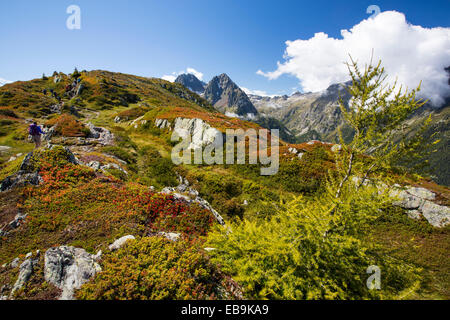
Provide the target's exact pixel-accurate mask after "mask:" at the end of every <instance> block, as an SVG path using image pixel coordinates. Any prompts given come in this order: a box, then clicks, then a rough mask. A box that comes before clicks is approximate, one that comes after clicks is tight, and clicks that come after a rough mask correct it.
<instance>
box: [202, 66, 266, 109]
mask: <svg viewBox="0 0 450 320" xmlns="http://www.w3.org/2000/svg"><path fill="white" fill-rule="evenodd" d="M205 98H206V100H208V101H209V102H210V103H211V104H212V105H213V106H214V107H215V108H216V109H217V110H219V111H221V112H223V113H225V112H232V113H235V114H237V115H247V114H248V113H253V114H257V113H258V111H257V110H256V108H255V106H254V105H253V103H252V102H251V101H250V99H249V98H248V96H247V94H246V93H245V92H244V91H243V90H242V89H241V88H239V86H238V85H236V84H235V83H234V82H233V80H231V78H230V77H229V76H228V75H227V74H226V73H222V74H220V75H218V76H215V77H214V78H212V80H211V81H210V82H209V83H208V85H207V87H206V89H205Z"/></svg>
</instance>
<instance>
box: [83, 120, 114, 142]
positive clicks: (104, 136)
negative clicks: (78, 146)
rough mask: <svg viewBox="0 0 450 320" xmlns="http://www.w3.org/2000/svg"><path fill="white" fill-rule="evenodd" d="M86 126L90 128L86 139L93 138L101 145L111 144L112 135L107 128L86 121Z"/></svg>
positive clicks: (112, 140)
mask: <svg viewBox="0 0 450 320" xmlns="http://www.w3.org/2000/svg"><path fill="white" fill-rule="evenodd" d="M86 127H87V128H88V129H89V130H90V135H89V137H88V139H89V138H90V139H95V140H97V142H98V143H100V144H102V145H113V144H114V135H113V134H112V133H111V131H109V130H108V129H105V128H102V127H96V126H94V125H93V124H92V123H90V122H89V123H87V124H86Z"/></svg>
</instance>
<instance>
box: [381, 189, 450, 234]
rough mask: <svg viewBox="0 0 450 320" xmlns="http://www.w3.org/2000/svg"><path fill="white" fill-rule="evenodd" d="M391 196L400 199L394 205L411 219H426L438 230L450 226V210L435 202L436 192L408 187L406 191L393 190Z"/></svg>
mask: <svg viewBox="0 0 450 320" xmlns="http://www.w3.org/2000/svg"><path fill="white" fill-rule="evenodd" d="M390 194H391V196H393V197H395V198H397V199H398V200H397V201H395V202H394V205H397V206H399V207H402V208H403V209H405V210H407V213H408V216H409V217H410V218H413V219H420V218H421V217H424V218H425V219H426V220H427V221H428V222H429V223H430V224H431V225H433V226H435V227H438V228H442V227H445V226H446V225H448V224H450V208H449V207H446V206H441V205H439V204H437V203H435V202H433V201H434V200H435V199H436V194H435V193H434V192H431V191H430V190H427V189H425V188H419V187H407V188H406V189H404V190H398V189H397V190H392V191H391V193H390Z"/></svg>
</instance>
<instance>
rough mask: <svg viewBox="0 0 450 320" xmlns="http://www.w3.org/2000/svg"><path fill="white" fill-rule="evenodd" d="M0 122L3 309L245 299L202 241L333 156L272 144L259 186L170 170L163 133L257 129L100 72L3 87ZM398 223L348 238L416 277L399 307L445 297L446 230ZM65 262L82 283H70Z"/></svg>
mask: <svg viewBox="0 0 450 320" xmlns="http://www.w3.org/2000/svg"><path fill="white" fill-rule="evenodd" d="M78 78H79V79H80V81H79V82H78V81H77V82H76V84H75V86H73V87H72V88H70V87H69V88H68V89H69V90H68V91H67V94H66V88H67V86H68V85H70V84H72V83H73V82H74V80H75V79H78ZM44 89H46V90H47V92H46V93H45V94H44V92H43V90H44ZM50 89H52V90H53V92H55V94H56V97H55V95H51V93H50V92H49V90H50ZM58 98H59V99H58ZM29 118H33V119H34V120H36V121H37V122H38V123H39V124H41V125H43V127H44V129H45V132H46V135H45V137H44V143H43V145H44V147H43V148H41V149H39V150H35V151H34V152H33V153H29V152H31V151H32V150H33V145H32V144H31V143H30V142H29V141H28V140H27V133H26V132H27V131H26V130H27V125H28V123H29ZM0 121H1V124H2V126H1V131H0V146H2V147H5V148H3V149H0V181H1V182H2V184H1V189H2V191H1V192H0V230H1V231H0V297H2V298H5V299H57V298H61V297H63V298H70V297H75V298H77V299H242V298H245V299H252V298H254V297H253V296H251V295H249V294H248V288H244V287H242V286H241V284H240V282H239V281H238V279H235V278H234V274H232V273H230V272H229V271H228V270H223V269H222V266H221V265H219V264H217V263H216V262H214V261H212V260H211V259H210V253H209V252H210V251H208V250H211V248H208V250H206V249H205V248H207V246H206V243H207V242H206V241H207V238H208V236H209V234H210V232H211V231H212V230H213V229H215V228H219V229H220V228H222V227H221V225H222V224H223V223H225V224H227V225H228V223H230V222H232V221H237V222H238V221H240V220H243V219H246V220H249V221H252V222H254V223H257V222H258V221H260V220H267V219H270V218H271V217H276V216H277V215H278V214H280V210H283V204H285V203H287V202H288V201H290V200H292V199H294V198H299V197H304V199H305V201H308V200H311V199H315V197H317V196H320V195H321V194H322V193H323V192H324V190H325V189H326V180H327V177H328V174H329V173H332V172H333V170H335V164H334V159H335V158H334V157H335V156H334V151H333V150H332V149H333V145H332V144H326V143H321V142H318V141H310V142H305V143H299V144H286V143H284V142H283V143H282V145H281V146H280V165H279V171H278V173H277V174H276V175H273V176H261V174H260V168H261V166H262V165H260V164H256V165H239V164H221V165H217V164H214V165H206V164H203V165H193V164H192V165H188V164H181V165H175V164H174V163H173V162H172V161H171V157H170V154H171V151H172V148H173V146H174V143H173V142H172V141H171V135H172V132H173V131H174V130H175V129H176V126H177V125H180V124H183V125H187V126H188V127H186V128H188V129H193V130H205V128H206V129H207V130H209V129H211V128H213V129H216V130H218V131H219V132H223V131H224V130H225V129H226V128H243V129H245V128H255V129H258V128H260V127H259V126H258V125H257V124H255V123H252V122H248V121H243V120H241V119H239V118H229V117H227V116H225V115H224V114H222V113H220V112H218V111H217V110H215V109H214V108H213V107H212V106H211V105H210V104H209V103H208V102H206V100H204V99H203V98H201V97H200V96H198V95H197V94H195V93H193V92H191V91H190V90H188V89H186V88H185V87H183V86H182V85H180V84H172V83H170V82H167V81H164V80H160V79H148V78H142V77H137V76H133V75H125V74H120V73H112V72H107V71H90V72H81V73H79V74H75V75H74V74H72V75H65V74H60V73H56V74H55V75H54V76H52V77H49V78H47V79H35V80H31V81H23V82H16V83H12V84H7V85H5V86H4V87H2V88H0ZM201 132H202V133H204V131H201ZM202 136H204V135H203V134H202ZM202 141H203V140H202ZM408 179H409V180H405V181H403V180H402V181H400V180H399V181H398V182H399V183H401V184H405V185H412V186H414V187H417V188H419V187H421V188H426V189H427V190H431V191H432V193H433V194H434V196H433V197H435V200H434V201H435V203H432V204H430V203H429V206H431V207H432V208H436V206H437V205H439V208H441V207H442V206H444V205H448V204H449V203H450V202H449V201H450V200H449V199H450V192H449V190H448V188H445V187H442V186H438V185H436V184H434V183H432V182H430V181H427V180H414V177H411V178H408ZM411 190H416V189H411ZM418 190H419V191H421V192H424V193H425V194H426V195H428V194H429V192H426V191H424V190H422V189H418ZM408 197H412V196H411V195H409V194H408ZM412 199H413V200H414V201H416V200H417V199H416V198H414V197H413V198H412ZM419 200H420V201H422V200H421V198H420V199H419ZM414 201H413V202H414ZM427 201H428V200H427ZM422 202H423V201H422ZM408 207H410V206H408ZM408 214H411V212H410V211H408V210H403V209H401V208H398V209H395V210H392V211H386V212H383V213H382V214H380V216H379V218H378V219H377V220H376V221H374V223H373V225H372V227H373V228H372V229H371V231H370V232H368V233H367V234H366V235H365V236H367V238H368V239H360V241H368V242H370V243H377V244H379V245H380V246H381V247H380V248H379V249H377V250H380V252H379V254H380V255H381V254H387V255H389V256H392V257H395V259H400V260H402V261H406V262H407V263H410V264H412V265H414V266H415V267H421V268H423V270H422V271H421V275H422V276H423V280H422V282H421V283H420V286H419V287H420V288H419V289H418V290H417V291H415V292H414V293H412V295H410V296H406V297H407V298H414V299H423V298H445V299H448V297H450V293H449V292H448V288H449V285H448V284H449V283H450V279H449V273H448V272H447V271H448V268H449V265H448V259H446V254H447V252H448V245H449V243H450V238H449V235H450V234H449V227H448V226H447V227H444V228H437V227H433V226H432V225H431V224H430V223H429V222H428V220H427V219H426V218H425V216H424V215H422V216H419V217H418V220H415V219H411V218H409V217H408ZM416 218H417V217H416ZM124 237H125V238H124ZM133 238H134V239H133ZM386 252H387V253H386ZM61 257H66V258H67V259H62V258H61ZM46 261H47V262H46ZM58 261H66V262H67V263H66V262H64V263H58ZM71 261H72V262H73V263H72V262H71ZM154 261H157V263H154ZM50 262H51V263H50ZM75 262H76V263H75ZM77 263H78V264H80V265H83V266H84V267H86V269H85V270H86V274H87V275H88V276H84V275H83V273H82V272H76V269H75V268H74V265H76V264H77ZM136 266H139V268H136ZM55 270H63V272H62V274H63V275H62V276H58V273H57V272H56V271H55ZM141 271H142V272H141ZM118 272H119V273H120V275H121V276H120V277H117V274H118ZM71 283H72V284H73V283H76V284H77V285H76V286H73V285H70V284H71ZM361 285H362V287H363V288H365V283H362V284H361Z"/></svg>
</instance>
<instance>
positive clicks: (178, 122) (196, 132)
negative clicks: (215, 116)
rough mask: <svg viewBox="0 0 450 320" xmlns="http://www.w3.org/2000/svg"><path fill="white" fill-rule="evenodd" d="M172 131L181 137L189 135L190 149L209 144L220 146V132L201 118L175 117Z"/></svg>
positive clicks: (184, 137)
mask: <svg viewBox="0 0 450 320" xmlns="http://www.w3.org/2000/svg"><path fill="white" fill-rule="evenodd" d="M173 131H174V132H176V133H177V134H178V136H179V137H181V138H183V139H186V138H187V137H191V139H192V140H191V144H190V146H189V148H190V149H198V148H202V147H204V146H206V145H210V144H214V145H215V144H218V145H219V146H221V145H222V142H223V140H222V139H221V138H222V132H220V131H219V130H218V129H216V128H213V127H211V126H210V125H209V124H208V123H206V122H205V121H203V120H202V119H186V118H176V119H175V123H174V128H173Z"/></svg>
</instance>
